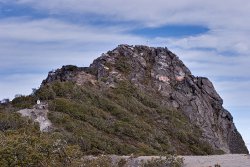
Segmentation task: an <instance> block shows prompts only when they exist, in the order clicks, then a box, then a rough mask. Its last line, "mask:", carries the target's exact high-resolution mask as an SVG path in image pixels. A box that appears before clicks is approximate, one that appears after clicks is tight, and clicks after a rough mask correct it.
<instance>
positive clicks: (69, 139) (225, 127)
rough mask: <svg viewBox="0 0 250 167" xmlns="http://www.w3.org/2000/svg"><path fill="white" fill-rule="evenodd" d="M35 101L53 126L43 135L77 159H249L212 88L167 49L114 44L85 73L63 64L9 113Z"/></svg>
mask: <svg viewBox="0 0 250 167" xmlns="http://www.w3.org/2000/svg"><path fill="white" fill-rule="evenodd" d="M37 99H40V100H42V101H43V102H45V103H48V113H47V115H48V119H49V120H50V121H51V122H52V128H51V129H50V130H49V132H48V133H43V135H45V136H46V135H47V137H49V138H52V139H53V140H54V139H57V140H58V138H59V139H60V140H62V141H65V142H66V143H67V144H68V145H69V146H74V147H77V148H79V151H80V152H81V153H83V154H101V153H105V154H118V155H128V154H132V153H134V154H138V155H161V154H166V153H171V154H173V153H176V154H182V155H203V154H219V153H248V150H247V148H246V146H245V143H244V141H243V139H242V137H241V135H240V134H239V132H238V131H237V129H236V127H235V125H234V123H233V118H232V116H231V114H230V113H229V112H228V111H227V110H226V109H224V108H223V106H222V104H223V100H222V99H221V97H220V96H219V95H218V94H217V92H216V91H215V89H214V87H213V84H212V83H211V82H210V81H209V80H208V79H207V78H204V77H195V76H193V75H192V74H191V72H190V71H189V69H188V68H187V67H186V66H185V65H184V64H183V62H182V61H181V60H179V58H178V57H177V56H176V55H175V54H173V53H172V52H170V51H169V50H168V49H167V48H153V47H147V46H129V45H119V46H118V47H117V48H115V49H114V50H112V51H109V52H107V53H105V54H103V55H102V56H101V57H99V58H97V59H96V60H94V62H93V63H92V64H91V65H90V67H76V66H71V65H69V66H63V67H62V68H61V69H57V70H56V71H51V72H49V74H48V77H47V78H46V79H45V80H44V81H43V82H42V85H41V87H40V88H39V89H38V90H37V91H36V92H35V93H34V94H32V95H30V96H28V97H18V98H16V99H14V100H13V101H12V104H11V107H9V108H12V109H9V110H11V111H12V110H13V111H17V110H19V109H24V108H32V106H33V105H34V104H35V101H36V100H37ZM5 110H6V109H5ZM46 111H47V110H46ZM0 124H1V122H0ZM7 129H8V128H7ZM5 135H6V134H5ZM55 136H56V137H55ZM52 139H51V140H52ZM54 142H55V141H54Z"/></svg>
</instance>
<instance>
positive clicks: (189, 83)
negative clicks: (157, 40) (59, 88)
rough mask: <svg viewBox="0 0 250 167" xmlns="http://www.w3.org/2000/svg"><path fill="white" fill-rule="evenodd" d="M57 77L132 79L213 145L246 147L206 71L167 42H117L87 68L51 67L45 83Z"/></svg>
mask: <svg viewBox="0 0 250 167" xmlns="http://www.w3.org/2000/svg"><path fill="white" fill-rule="evenodd" d="M54 80H60V81H73V82H76V83H77V84H78V85H81V84H83V85H84V84H85V83H86V82H89V83H91V84H93V85H96V84H100V85H101V86H103V85H105V87H107V88H111V89H112V88H116V85H117V83H119V82H120V81H129V82H130V83H132V84H133V85H135V86H136V87H137V88H139V89H140V90H142V91H144V92H145V93H148V92H150V93H155V94H159V95H160V96H161V97H162V98H160V99H156V100H160V101H161V102H162V104H164V105H165V106H167V107H169V108H174V109H176V110H179V111H181V112H183V113H184V114H185V115H186V117H188V119H189V121H190V122H191V123H192V124H193V125H195V126H197V127H199V128H200V129H201V131H202V137H203V140H205V141H207V142H208V143H210V145H211V146H212V147H213V148H214V149H215V150H223V151H224V152H226V153H248V150H247V148H246V146H245V143H244V141H243V139H242V137H241V135H240V134H239V133H238V131H237V129H236V127H235V125H234V123H233V118H232V116H231V114H230V113H229V112H228V111H227V110H226V109H224V108H223V106H222V104H223V100H222V98H221V97H220V96H219V95H218V93H217V92H216V90H215V89H214V86H213V84H212V83H211V81H209V79H208V78H205V77H195V76H193V75H192V73H191V72H190V70H189V69H188V68H187V67H186V66H185V65H184V63H183V62H182V61H181V60H180V59H179V58H178V57H177V56H176V55H175V54H174V53H172V52H171V51H169V50H168V49H167V48H162V47H157V48H155V47H148V46H141V45H136V46H130V45H119V46H118V47H117V48H115V49H114V50H112V51H108V52H107V53H104V54H102V55H101V56H100V57H99V58H97V59H96V60H94V62H93V63H92V64H91V65H90V67H88V68H79V67H75V66H63V68H61V69H58V70H56V71H54V72H50V73H49V75H48V78H47V79H46V80H44V81H43V85H44V84H47V83H49V82H52V81H54Z"/></svg>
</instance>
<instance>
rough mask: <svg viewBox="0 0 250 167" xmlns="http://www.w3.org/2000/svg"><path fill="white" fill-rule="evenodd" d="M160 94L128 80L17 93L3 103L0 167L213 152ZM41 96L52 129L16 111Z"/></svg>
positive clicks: (67, 84)
mask: <svg viewBox="0 0 250 167" xmlns="http://www.w3.org/2000/svg"><path fill="white" fill-rule="evenodd" d="M157 98H160V97H153V96H152V97H151V96H150V95H146V94H145V93H143V92H140V91H139V90H138V89H136V88H135V87H133V86H132V85H131V84H130V83H128V82H120V83H119V84H118V86H117V88H114V89H107V90H100V89H99V88H98V87H94V86H77V85H75V84H73V83H71V82H53V83H51V84H47V85H45V86H43V87H41V88H40V89H38V90H37V91H36V92H35V93H34V94H32V95H30V96H19V97H17V98H15V99H14V100H13V101H12V102H11V104H9V106H2V105H1V107H0V111H1V112H0V135H1V137H0V159H1V160H0V164H1V165H0V166H4V165H6V164H7V166H8V165H9V166H15V165H17V166H18V165H19V166H53V163H54V164H57V163H58V164H61V166H63V165H64V166H67V165H68V164H71V166H74V165H76V166H77V164H79V163H82V162H80V157H82V156H83V155H99V154H117V155H130V154H132V153H133V154H134V155H163V154H174V153H177V154H211V153H212V151H213V150H212V149H211V148H210V147H209V145H208V144H206V143H205V142H203V141H200V135H201V133H200V131H199V129H198V128H196V127H194V126H192V125H191V124H190V123H189V122H188V120H187V118H186V117H185V116H184V115H183V114H182V113H181V112H179V111H177V110H169V109H168V108H166V107H164V106H163V105H161V104H160V103H159V102H158V101H157ZM37 99H41V100H44V101H47V102H48V103H49V111H50V112H49V115H48V117H49V119H50V120H51V121H52V123H53V126H54V127H53V130H52V131H51V132H49V133H41V132H39V128H38V125H37V124H35V123H33V122H32V121H30V120H28V119H27V118H21V117H20V116H19V115H18V114H17V113H15V111H17V110H19V109H22V108H30V107H32V106H33V105H34V104H35V101H36V100H37ZM2 164H3V165H2ZM27 164H29V165H27Z"/></svg>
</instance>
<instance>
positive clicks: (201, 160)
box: [183, 154, 250, 167]
mask: <svg viewBox="0 0 250 167" xmlns="http://www.w3.org/2000/svg"><path fill="white" fill-rule="evenodd" d="M183 157H184V159H185V160H184V167H209V166H211V167H214V166H215V165H216V164H219V165H220V166H221V167H250V155H246V154H225V155H211V156H183Z"/></svg>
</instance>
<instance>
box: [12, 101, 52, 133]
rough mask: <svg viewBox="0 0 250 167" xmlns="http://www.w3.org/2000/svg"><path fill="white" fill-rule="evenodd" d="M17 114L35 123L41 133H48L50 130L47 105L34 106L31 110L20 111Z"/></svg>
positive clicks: (50, 124)
mask: <svg viewBox="0 0 250 167" xmlns="http://www.w3.org/2000/svg"><path fill="white" fill-rule="evenodd" d="M17 112H18V113H20V114H21V115H22V116H23V117H28V118H30V119H31V120H33V121H34V122H37V123H38V124H39V127H40V131H42V132H49V131H50V130H51V129H52V123H51V121H50V120H49V119H48V116H47V114H48V112H49V111H48V104H47V103H41V104H36V105H35V106H34V107H33V108H32V109H22V110H19V111H17Z"/></svg>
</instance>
